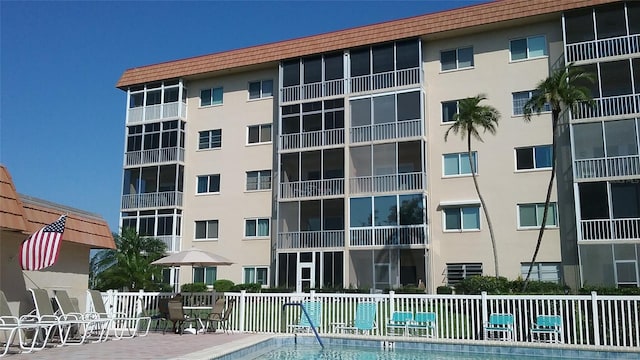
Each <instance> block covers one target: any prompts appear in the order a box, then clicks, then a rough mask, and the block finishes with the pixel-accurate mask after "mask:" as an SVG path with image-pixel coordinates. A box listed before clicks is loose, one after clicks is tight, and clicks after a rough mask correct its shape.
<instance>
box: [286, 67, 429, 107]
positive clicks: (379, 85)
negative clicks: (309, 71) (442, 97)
mask: <svg viewBox="0 0 640 360" xmlns="http://www.w3.org/2000/svg"><path fill="white" fill-rule="evenodd" d="M416 84H420V67H416V68H410V69H402V70H396V71H389V72H384V73H378V74H369V75H363V76H356V77H353V78H350V79H337V80H328V81H322V82H317V83H312V84H301V85H294V86H287V87H284V88H282V90H281V94H282V102H283V103H288V102H294V101H302V100H310V99H319V98H323V97H331V96H339V95H344V94H349V93H358V92H363V91H372V90H379V89H388V88H393V87H402V86H410V85H416Z"/></svg>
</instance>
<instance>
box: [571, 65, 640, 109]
mask: <svg viewBox="0 0 640 360" xmlns="http://www.w3.org/2000/svg"><path fill="white" fill-rule="evenodd" d="M639 64H640V62H639ZM593 101H594V102H595V105H593V106H592V105H589V104H587V103H581V104H578V107H577V109H576V111H574V112H573V113H572V117H573V119H574V120H580V119H592V118H597V117H607V116H611V117H614V116H638V115H639V114H640V94H627V95H618V96H609V97H600V98H594V99H593Z"/></svg>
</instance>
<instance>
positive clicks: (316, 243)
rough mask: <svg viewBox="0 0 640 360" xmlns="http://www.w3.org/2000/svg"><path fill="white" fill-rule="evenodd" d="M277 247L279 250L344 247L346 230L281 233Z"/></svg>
mask: <svg viewBox="0 0 640 360" xmlns="http://www.w3.org/2000/svg"><path fill="white" fill-rule="evenodd" d="M276 246H277V248H278V249H309V248H329V247H344V230H324V231H297V232H288V233H280V234H278V242H277V244H276Z"/></svg>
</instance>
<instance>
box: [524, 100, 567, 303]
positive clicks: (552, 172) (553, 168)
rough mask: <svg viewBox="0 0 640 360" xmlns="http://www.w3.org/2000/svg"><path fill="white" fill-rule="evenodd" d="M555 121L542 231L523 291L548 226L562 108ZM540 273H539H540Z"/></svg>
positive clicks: (554, 115)
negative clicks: (557, 134)
mask: <svg viewBox="0 0 640 360" xmlns="http://www.w3.org/2000/svg"><path fill="white" fill-rule="evenodd" d="M552 116H553V121H552V126H553V129H552V134H553V139H552V140H551V177H550V178H549V185H548V186H547V197H546V198H545V201H544V212H543V214H542V224H540V231H538V241H537V242H536V249H535V250H534V252H533V257H532V258H531V263H530V264H529V271H528V272H527V277H526V278H525V279H524V283H523V284H522V291H523V292H524V291H525V290H527V285H528V284H529V278H530V277H531V270H532V269H533V265H534V263H535V262H536V258H537V257H538V251H539V250H540V244H541V243H542V236H543V235H544V230H545V228H546V226H547V215H548V212H549V204H550V203H551V192H552V190H553V180H554V179H555V176H556V130H557V128H558V119H559V118H560V110H555V109H554V110H553V112H552ZM538 275H539V274H538Z"/></svg>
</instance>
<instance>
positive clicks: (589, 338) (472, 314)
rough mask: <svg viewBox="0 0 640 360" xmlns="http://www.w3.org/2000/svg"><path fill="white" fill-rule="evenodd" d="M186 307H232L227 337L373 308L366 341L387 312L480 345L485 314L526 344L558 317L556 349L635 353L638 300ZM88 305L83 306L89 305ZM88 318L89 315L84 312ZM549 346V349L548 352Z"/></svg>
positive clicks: (131, 306) (127, 297)
mask: <svg viewBox="0 0 640 360" xmlns="http://www.w3.org/2000/svg"><path fill="white" fill-rule="evenodd" d="M170 296H172V294H169V293H151V292H138V293H136V292H133V293H120V292H117V291H108V292H106V293H103V299H104V300H105V304H106V305H107V309H110V310H111V311H120V312H124V313H127V314H130V315H134V314H136V313H139V312H140V311H145V312H146V313H147V314H155V313H157V309H158V307H157V306H158V299H159V298H161V297H170ZM182 296H183V299H184V301H185V305H211V304H213V303H214V301H215V299H216V298H217V297H218V296H223V297H224V298H225V299H226V301H227V303H229V301H235V306H234V308H233V312H232V314H231V317H230V322H229V329H230V330H232V331H234V332H256V333H284V332H288V331H289V330H288V327H287V326H286V325H290V324H297V323H298V320H299V319H300V309H299V307H297V306H296V307H291V306H290V307H286V308H285V309H284V310H283V305H284V304H286V303H290V302H301V301H308V300H311V301H319V302H320V303H321V304H322V319H321V324H320V326H319V329H318V332H319V334H320V336H322V335H326V334H333V333H335V332H336V329H335V327H334V326H333V325H334V324H336V323H345V322H350V321H351V320H353V318H354V316H355V309H356V306H357V304H358V303H360V302H363V301H369V302H375V303H377V314H376V321H377V327H376V328H375V329H374V330H373V331H372V332H371V335H386V326H385V324H387V322H388V321H389V319H390V318H391V314H392V313H393V312H394V311H411V312H427V311H429V312H435V313H436V314H437V334H438V338H439V339H449V340H477V341H481V340H483V339H482V327H483V324H484V323H486V321H487V319H488V318H489V315H490V314H491V313H510V314H513V316H514V320H515V327H514V329H515V330H514V340H515V341H519V342H528V341H531V334H530V331H529V330H530V329H531V326H532V324H533V322H534V321H535V318H536V316H537V315H559V316H560V317H561V318H562V325H563V331H562V336H561V343H563V344H569V345H583V346H592V347H594V346H613V347H619V348H637V347H639V346H640V330H639V327H638V324H639V323H640V296H601V295H598V294H596V293H595V292H593V293H591V295H512V296H505V295H487V294H486V293H482V294H481V295H429V294H395V293H394V292H390V293H389V294H334V293H332V294H329V293H316V292H314V291H311V293H257V294H256V293H247V292H245V291H242V292H227V293H224V294H220V293H211V292H209V293H193V294H190V293H183V294H182ZM88 303H89V302H88ZM88 310H91V309H88ZM549 346H553V345H552V344H549Z"/></svg>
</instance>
